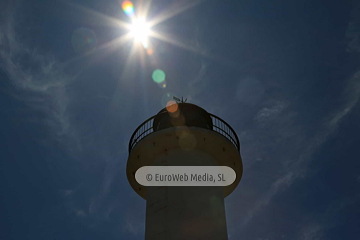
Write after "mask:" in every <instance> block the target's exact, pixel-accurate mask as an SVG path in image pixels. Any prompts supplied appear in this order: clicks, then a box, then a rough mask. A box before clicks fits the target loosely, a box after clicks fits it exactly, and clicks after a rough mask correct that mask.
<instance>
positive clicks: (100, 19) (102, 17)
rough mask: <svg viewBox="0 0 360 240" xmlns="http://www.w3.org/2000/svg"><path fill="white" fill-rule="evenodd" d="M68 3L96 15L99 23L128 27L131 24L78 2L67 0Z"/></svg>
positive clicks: (95, 18) (95, 17)
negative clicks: (68, 0)
mask: <svg viewBox="0 0 360 240" xmlns="http://www.w3.org/2000/svg"><path fill="white" fill-rule="evenodd" d="M67 4H68V5H70V6H72V7H74V8H76V9H78V10H81V11H83V12H86V13H88V14H90V15H92V16H93V17H94V22H96V23H97V24H99V23H101V22H104V25H106V26H115V27H123V28H128V27H129V25H130V24H129V23H127V22H124V21H121V20H119V19H117V18H114V17H110V16H108V15H105V14H103V13H100V12H97V11H94V10H92V9H90V8H86V7H84V6H81V5H79V4H76V3H69V2H67Z"/></svg>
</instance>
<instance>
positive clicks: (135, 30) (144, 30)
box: [130, 18, 150, 48]
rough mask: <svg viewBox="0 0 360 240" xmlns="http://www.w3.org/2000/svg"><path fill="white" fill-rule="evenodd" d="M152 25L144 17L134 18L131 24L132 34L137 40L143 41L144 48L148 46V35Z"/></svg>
mask: <svg viewBox="0 0 360 240" xmlns="http://www.w3.org/2000/svg"><path fill="white" fill-rule="evenodd" d="M149 33H150V25H149V24H148V23H147V22H146V20H145V19H144V18H134V19H133V22H132V25H131V26H130V34H131V35H132V36H133V37H134V40H135V42H141V43H142V45H143V46H144V48H147V46H148V37H149Z"/></svg>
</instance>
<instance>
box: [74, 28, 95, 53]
mask: <svg viewBox="0 0 360 240" xmlns="http://www.w3.org/2000/svg"><path fill="white" fill-rule="evenodd" d="M96 43H97V41H96V35H95V33H94V32H93V31H92V30H91V29H87V28H79V29H76V30H75V31H74V32H73V35H72V37H71V44H72V46H73V49H74V51H75V52H76V53H84V52H87V51H90V50H92V49H93V48H94V47H95V46H96Z"/></svg>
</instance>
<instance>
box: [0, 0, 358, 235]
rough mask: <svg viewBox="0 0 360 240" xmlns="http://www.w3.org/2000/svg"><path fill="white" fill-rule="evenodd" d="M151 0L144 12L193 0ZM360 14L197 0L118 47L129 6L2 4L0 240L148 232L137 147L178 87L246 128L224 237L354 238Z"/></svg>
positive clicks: (352, 5) (165, 11)
mask: <svg viewBox="0 0 360 240" xmlns="http://www.w3.org/2000/svg"><path fill="white" fill-rule="evenodd" d="M143 2H150V9H149V19H153V18H156V17H159V16H168V15H169V14H171V13H174V12H176V11H178V12H179V9H183V6H188V5H189V4H190V5H191V4H192V3H193V1H186V0H183V1H182V0H173V1H171V0H154V1H143ZM134 5H135V11H136V10H137V9H139V8H140V6H141V1H134ZM359 16H360V5H359V3H357V2H356V1H342V2H341V3H340V2H338V1H320V0H319V1H318V0H312V1H310V0H301V1H279V0H274V1H265V0H252V1H250V0H238V1H230V0H229V1H217V0H207V1H206V0H203V1H199V2H198V4H196V5H194V6H192V7H189V8H184V10H183V11H181V12H180V13H178V14H177V15H174V16H173V17H172V18H168V19H166V20H164V21H162V22H160V23H159V24H158V25H156V26H154V27H153V30H154V31H157V32H159V33H161V34H162V36H165V37H166V38H167V39H170V41H168V42H165V41H161V40H159V39H156V38H150V43H151V46H152V48H153V51H154V53H153V54H152V55H146V54H144V50H143V49H142V48H139V47H138V48H135V50H134V51H133V52H131V51H130V50H131V47H132V46H133V41H132V40H131V39H128V40H126V41H122V42H116V41H114V40H116V39H118V38H119V37H121V36H123V35H124V34H126V33H127V31H128V30H126V29H124V28H122V27H121V26H120V25H117V24H116V22H118V21H123V22H129V19H128V17H127V16H126V15H125V14H124V12H123V11H122V9H121V2H119V1H113V0H103V1H95V0H87V1H85V0H82V1H81V0H75V1H67V0H64V1H44V0H39V1H10V0H7V1H2V2H1V4H0V80H1V81H0V89H1V94H0V103H1V108H0V111H1V120H0V132H1V138H0V140H1V157H0V160H1V161H0V164H1V165H0V190H1V198H0V203H1V204H0V221H1V229H2V230H1V231H0V238H1V239H80V238H81V239H85V238H86V239H104V238H106V239H143V238H144V222H145V201H144V200H143V199H141V198H140V197H139V196H137V195H136V194H135V193H134V192H133V190H132V189H131V187H130V186H129V184H128V182H127V179H126V176H125V166H126V161H127V157H128V152H127V144H128V141H129V139H130V136H131V134H132V132H133V131H134V130H135V129H136V127H137V126H138V125H139V124H140V123H142V122H143V121H144V120H146V119H147V118H149V117H150V116H152V115H154V114H156V113H157V112H158V111H159V110H160V109H161V108H162V107H164V106H163V102H164V96H166V94H168V93H170V94H173V95H175V96H178V97H181V96H183V97H185V98H188V102H191V103H194V104H198V105H199V106H201V107H203V108H205V109H206V110H207V111H209V112H211V113H213V114H215V115H218V116H220V117H221V118H222V119H224V120H225V121H227V122H228V123H229V124H230V125H231V126H232V127H233V128H234V130H235V131H236V132H237V134H238V136H239V139H240V142H241V155H242V158H243V165H244V175H243V178H242V180H241V182H240V184H239V186H238V187H237V189H236V190H235V191H234V192H233V193H232V195H230V196H229V197H228V198H226V214H227V225H228V234H229V238H230V239H249V240H251V239H254V240H265V239H267V240H272V239H304V240H315V239H327V240H328V239H330V240H332V239H359V238H360V230H359V228H358V225H359V223H360V217H359V216H360V194H359V190H360V188H359V186H360V171H359V170H360V164H359V157H358V155H359V154H358V151H357V150H358V146H359V145H360V138H359V133H360V131H359V130H360V126H359V124H358V123H359V122H360V115H359V113H360V111H359V110H360V105H359V97H360V17H359ZM114 19H115V20H114ZM84 29H86V30H84ZM89 32H91V33H92V34H93V35H92V36H90V37H92V41H90V42H87V43H86V42H81V41H80V43H79V44H78V45H76V44H75V45H74V41H75V42H76V39H78V38H77V36H78V35H77V34H82V33H83V34H85V35H86V34H89ZM74 38H75V40H74ZM80 40H81V39H80ZM90 40H91V39H90ZM174 43H176V44H174ZM141 56H143V57H142V58H141ZM155 69H162V70H163V71H164V72H165V73H166V83H167V86H166V88H159V86H158V85H157V84H156V83H154V82H153V80H152V78H151V75H152V72H153V71H154V70H155Z"/></svg>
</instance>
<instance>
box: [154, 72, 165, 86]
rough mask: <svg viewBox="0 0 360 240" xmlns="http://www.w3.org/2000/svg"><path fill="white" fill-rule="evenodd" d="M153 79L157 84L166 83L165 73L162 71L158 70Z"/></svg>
mask: <svg viewBox="0 0 360 240" xmlns="http://www.w3.org/2000/svg"><path fill="white" fill-rule="evenodd" d="M152 79H153V80H154V82H156V83H162V82H163V81H165V73H164V71H162V70H160V69H156V70H155V71H154V72H153V74H152Z"/></svg>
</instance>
